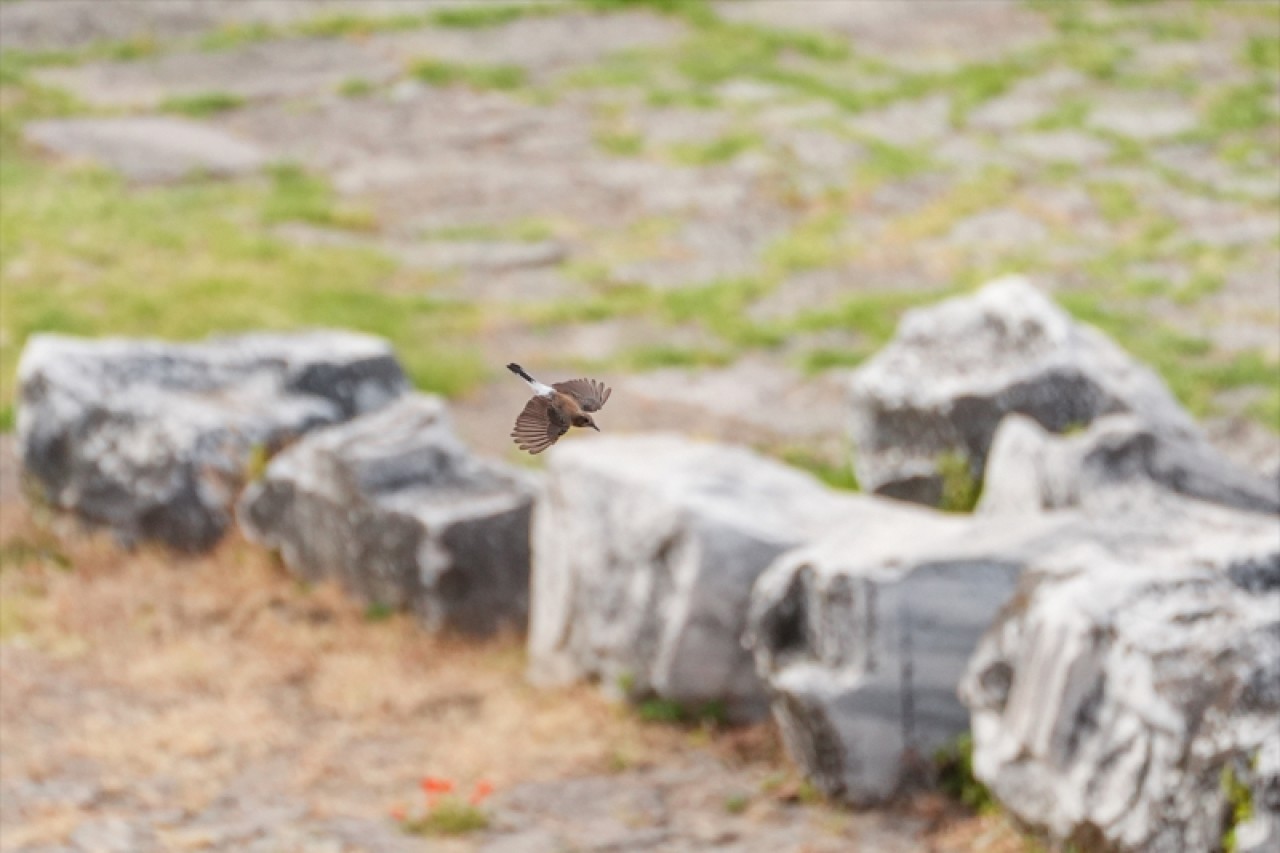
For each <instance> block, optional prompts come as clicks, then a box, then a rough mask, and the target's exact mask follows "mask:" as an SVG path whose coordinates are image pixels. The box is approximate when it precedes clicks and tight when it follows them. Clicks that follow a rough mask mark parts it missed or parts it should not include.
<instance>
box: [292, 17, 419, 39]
mask: <svg viewBox="0 0 1280 853" xmlns="http://www.w3.org/2000/svg"><path fill="white" fill-rule="evenodd" d="M430 20H431V19H430V17H429V16H427V15H420V14H414V13H408V14H397V15H387V16H384V17H368V16H365V15H353V14H347V13H337V14H330V15H321V16H319V17H316V18H312V19H310V20H307V21H300V22H298V23H297V24H295V25H294V26H293V27H291V28H290V34H291V35H299V36H306V37H308V38H359V37H363V36H371V35H373V34H374V33H385V32H396V31H401V30H416V29H418V28H419V27H422V26H424V25H426V24H427V23H429V22H430Z"/></svg>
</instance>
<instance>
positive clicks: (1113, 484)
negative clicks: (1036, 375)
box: [978, 415, 1280, 513]
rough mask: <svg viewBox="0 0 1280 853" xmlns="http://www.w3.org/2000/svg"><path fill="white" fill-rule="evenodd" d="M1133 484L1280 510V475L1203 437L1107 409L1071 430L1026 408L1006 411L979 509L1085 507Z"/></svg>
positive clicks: (1238, 506)
mask: <svg viewBox="0 0 1280 853" xmlns="http://www.w3.org/2000/svg"><path fill="white" fill-rule="evenodd" d="M1134 483H1151V484H1154V485H1155V486H1157V487H1159V488H1161V489H1165V490H1168V491H1170V492H1173V493H1175V494H1179V495H1184V496H1186V497H1190V498H1196V499H1198V500H1202V501H1207V502H1209V503H1215V504H1220V505H1222V506H1228V507H1234V508H1236V509H1243V510H1252V511H1255V512H1267V513H1277V512H1280V481H1277V480H1275V479H1274V478H1268V477H1265V476H1262V475H1259V474H1256V473H1252V472H1249V471H1245V470H1243V469H1241V468H1238V467H1236V466H1235V464H1234V463H1233V462H1232V461H1231V460H1229V459H1227V458H1226V457H1225V456H1223V455H1222V454H1221V453H1220V452H1218V451H1217V450H1216V449H1215V448H1214V447H1213V446H1212V445H1210V444H1209V443H1208V442H1207V441H1206V440H1204V439H1201V438H1198V437H1197V438H1186V437H1177V436H1167V435H1163V434H1161V433H1159V432H1157V431H1155V430H1152V429H1151V428H1150V427H1148V426H1146V425H1144V424H1143V423H1142V422H1141V421H1140V420H1139V419H1138V418H1137V417H1135V416H1133V415H1108V416H1106V417H1103V418H1099V419H1098V420H1096V421H1094V423H1093V424H1092V425H1091V426H1090V428H1089V429H1088V430H1086V431H1085V432H1083V433H1081V434H1077V435H1069V436H1055V435H1053V434H1051V433H1049V432H1047V431H1046V430H1045V429H1044V428H1042V427H1041V426H1040V425H1039V424H1037V423H1036V422H1035V421H1034V420H1032V419H1031V418H1028V417H1024V416H1021V415H1010V416H1009V417H1007V418H1005V420H1004V421H1003V422H1002V423H1001V424H1000V428H999V430H997V432H996V435H995V439H994V441H993V442H992V446H991V454H990V456H989V457H988V459H987V468H986V476H985V478H984V481H983V491H982V500H981V502H980V503H979V505H978V511H979V512H984V513H1008V512H1039V511H1046V510H1055V509H1066V508H1072V507H1078V506H1081V505H1082V504H1089V503H1092V502H1094V501H1096V500H1097V499H1098V495H1099V493H1102V492H1105V491H1107V490H1111V489H1123V488H1130V487H1132V485H1133V484H1134Z"/></svg>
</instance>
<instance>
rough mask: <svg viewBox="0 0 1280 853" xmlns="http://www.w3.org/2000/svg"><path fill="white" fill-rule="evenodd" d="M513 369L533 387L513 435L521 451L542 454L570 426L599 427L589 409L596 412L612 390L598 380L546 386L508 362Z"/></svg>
mask: <svg viewBox="0 0 1280 853" xmlns="http://www.w3.org/2000/svg"><path fill="white" fill-rule="evenodd" d="M507 370H510V371H511V372H512V373H514V374H515V375H516V376H519V377H520V378H521V379H523V380H524V381H525V382H528V383H529V387H530V388H532V389H533V398H532V399H530V400H529V402H527V403H525V404H524V411H522V412H521V413H520V417H518V418H516V428H515V429H514V430H512V431H511V437H512V438H514V439H515V440H516V444H517V445H519V447H520V449H521V450H527V451H529V452H530V453H535V454H536V453H541V452H542V451H544V450H546V449H547V448H548V447H550V446H551V445H553V444H555V443H556V440H557V439H559V438H560V436H562V435H564V434H565V433H566V432H568V431H569V427H571V426H576V427H591V428H592V429H593V430H595V431H596V432H599V431H600V427H598V426H596V422H595V421H593V420H592V419H591V415H590V414H588V413H589V412H597V411H599V410H600V407H601V406H603V405H604V404H605V401H607V400H608V399H609V394H610V393H611V391H612V389H611V388H608V387H606V386H605V384H604V383H603V382H600V381H598V380H595V379H570V380H569V381H567V382H557V383H555V384H554V385H543V384H542V383H541V382H539V381H538V380H536V379H534V378H533V377H532V376H530V375H529V374H528V373H525V371H524V368H523V367H521V366H520V365H518V364H508V365H507Z"/></svg>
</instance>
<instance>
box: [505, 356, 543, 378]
mask: <svg viewBox="0 0 1280 853" xmlns="http://www.w3.org/2000/svg"><path fill="white" fill-rule="evenodd" d="M507 370H510V371H511V372H512V373H514V374H515V375H516V376H519V377H520V378H521V379H523V380H524V381H525V382H537V381H538V380H536V379H534V378H533V377H532V376H530V375H529V374H527V373H525V372H524V368H523V367H521V366H520V365H518V364H516V363H515V362H514V361H513V362H511V363H510V364H508V365H507Z"/></svg>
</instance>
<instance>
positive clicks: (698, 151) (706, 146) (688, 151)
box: [671, 132, 764, 166]
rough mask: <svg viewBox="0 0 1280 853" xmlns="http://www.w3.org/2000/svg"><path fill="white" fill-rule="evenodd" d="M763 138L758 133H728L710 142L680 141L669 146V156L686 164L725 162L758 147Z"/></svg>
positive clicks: (705, 164) (761, 143) (708, 164)
mask: <svg viewBox="0 0 1280 853" xmlns="http://www.w3.org/2000/svg"><path fill="white" fill-rule="evenodd" d="M763 144H764V140H763V139H762V138H761V137H760V134H758V133H748V132H738V133H729V134H725V135H724V136H721V137H719V138H718V139H713V140H711V141H710V142H681V143H678V144H676V145H673V146H671V157H672V159H674V160H675V161H676V162H677V163H680V164H683V165H686V166H710V165H714V164H716V163H727V162H729V161H731V160H733V159H734V158H735V157H737V156H738V155H739V154H742V153H744V152H747V151H750V150H752V149H753V148H759V147H761V146H762V145H763Z"/></svg>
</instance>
